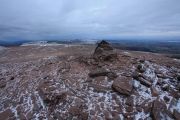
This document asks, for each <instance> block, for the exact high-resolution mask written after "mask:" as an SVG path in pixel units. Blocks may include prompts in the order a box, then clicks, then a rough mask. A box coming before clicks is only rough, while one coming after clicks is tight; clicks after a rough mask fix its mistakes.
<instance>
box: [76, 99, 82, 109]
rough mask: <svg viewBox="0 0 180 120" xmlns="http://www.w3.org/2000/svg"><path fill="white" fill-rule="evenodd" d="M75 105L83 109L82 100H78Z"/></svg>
mask: <svg viewBox="0 0 180 120" xmlns="http://www.w3.org/2000/svg"><path fill="white" fill-rule="evenodd" d="M75 103H76V106H77V107H81V105H82V100H81V99H80V98H76V100H75Z"/></svg>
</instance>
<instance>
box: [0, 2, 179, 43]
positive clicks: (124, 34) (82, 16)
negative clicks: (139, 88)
mask: <svg viewBox="0 0 180 120" xmlns="http://www.w3.org/2000/svg"><path fill="white" fill-rule="evenodd" d="M179 5H180V1H179V0H85V1H82V0H13V1H12V0H1V1H0V40H6V39H7V40H11V39H13V38H17V39H32V40H38V39H65V38H66V39H76V38H94V39H101V38H105V39H106V38H107V39H108V38H111V39H113V38H148V37H151V38H153V37H154V38H156V37H157V38H158V37H162V38H166V37H180V22H179V21H180V7H179Z"/></svg>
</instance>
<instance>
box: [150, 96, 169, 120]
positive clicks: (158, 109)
mask: <svg viewBox="0 0 180 120" xmlns="http://www.w3.org/2000/svg"><path fill="white" fill-rule="evenodd" d="M165 111H166V105H165V103H164V102H163V101H161V100H159V99H158V98H157V99H156V100H154V102H153V107H152V111H151V114H152V116H153V119H154V120H162V119H164V120H165V119H166V116H165Z"/></svg>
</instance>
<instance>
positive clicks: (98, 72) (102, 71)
mask: <svg viewBox="0 0 180 120" xmlns="http://www.w3.org/2000/svg"><path fill="white" fill-rule="evenodd" d="M109 73H110V70H108V69H104V68H101V69H97V70H94V71H91V72H90V73H89V77H98V76H107V75H108V74H109Z"/></svg>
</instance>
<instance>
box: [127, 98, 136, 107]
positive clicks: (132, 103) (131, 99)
mask: <svg viewBox="0 0 180 120" xmlns="http://www.w3.org/2000/svg"><path fill="white" fill-rule="evenodd" d="M126 105H129V106H133V105H134V96H129V97H127V100H126Z"/></svg>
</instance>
